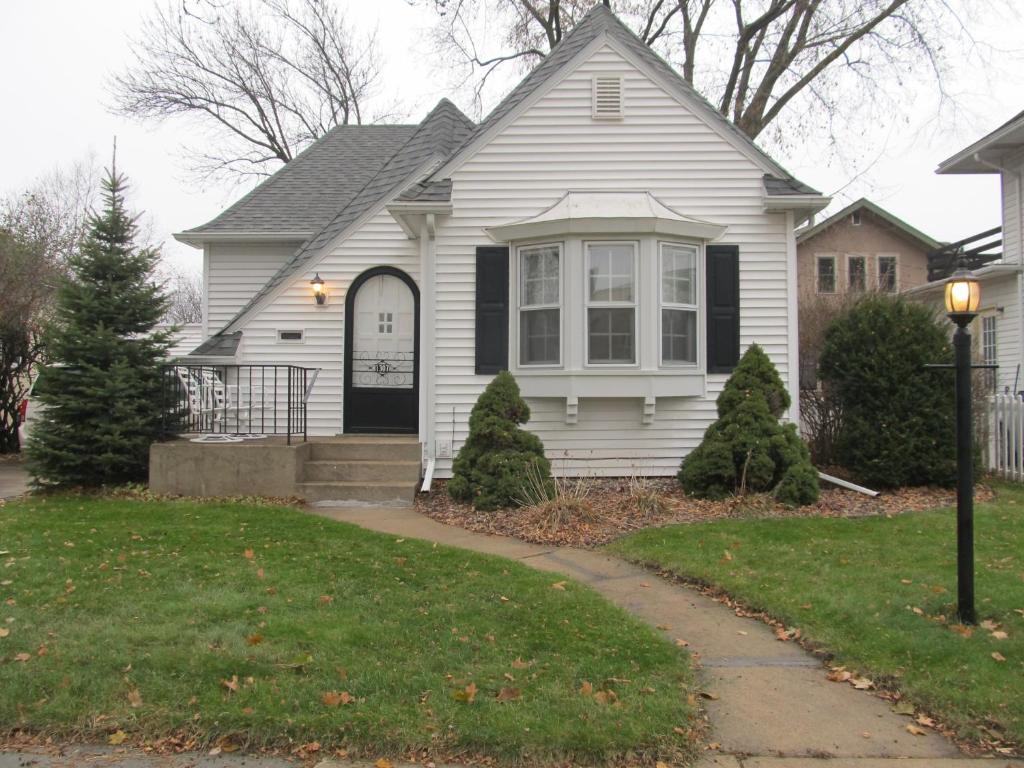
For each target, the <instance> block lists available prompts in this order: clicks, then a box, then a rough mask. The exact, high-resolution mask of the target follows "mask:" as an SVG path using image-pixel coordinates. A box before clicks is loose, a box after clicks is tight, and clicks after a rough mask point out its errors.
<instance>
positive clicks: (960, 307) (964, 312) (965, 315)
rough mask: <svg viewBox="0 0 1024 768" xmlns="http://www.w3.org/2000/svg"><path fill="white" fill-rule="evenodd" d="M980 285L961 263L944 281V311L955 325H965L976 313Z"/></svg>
mask: <svg viewBox="0 0 1024 768" xmlns="http://www.w3.org/2000/svg"><path fill="white" fill-rule="evenodd" d="M979 304H981V285H980V284H979V283H978V280H977V278H975V277H974V274H973V273H972V272H971V271H970V270H969V269H967V267H966V266H964V265H963V264H962V263H961V265H960V266H959V267H957V270H956V271H955V272H954V273H953V274H952V275H950V277H949V280H947V281H946V312H947V313H948V315H949V318H950V320H952V321H953V322H954V323H956V324H957V325H966V324H967V323H969V322H970V321H971V319H972V318H974V316H975V315H976V314H978V305H979Z"/></svg>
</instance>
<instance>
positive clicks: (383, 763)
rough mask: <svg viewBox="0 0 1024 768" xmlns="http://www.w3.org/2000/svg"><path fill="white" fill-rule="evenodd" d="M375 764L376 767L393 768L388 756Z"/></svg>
mask: <svg viewBox="0 0 1024 768" xmlns="http://www.w3.org/2000/svg"><path fill="white" fill-rule="evenodd" d="M374 766H376V768H391V761H390V760H388V759H387V758H386V757H382V758H381V759H380V760H378V761H377V762H376V763H374Z"/></svg>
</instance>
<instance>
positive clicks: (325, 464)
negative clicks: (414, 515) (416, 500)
mask: <svg viewBox="0 0 1024 768" xmlns="http://www.w3.org/2000/svg"><path fill="white" fill-rule="evenodd" d="M302 477H303V480H304V481H306V482H329V483H334V482H378V483H379V482H393V483H401V482H406V481H408V482H410V483H416V481H417V480H419V479H420V462H418V461H365V460H358V461H307V462H306V463H305V464H303V465H302Z"/></svg>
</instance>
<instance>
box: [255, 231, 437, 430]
mask: <svg viewBox="0 0 1024 768" xmlns="http://www.w3.org/2000/svg"><path fill="white" fill-rule="evenodd" d="M378 266H392V267H397V268H398V269H402V270H404V271H406V272H407V273H409V275H410V276H411V277H412V278H413V280H415V281H417V283H418V282H419V247H418V243H417V241H414V240H409V239H408V238H407V237H406V236H405V233H404V232H402V230H401V228H400V227H399V226H398V224H397V223H396V222H395V220H394V219H393V218H392V217H391V215H390V214H389V213H388V212H387V211H383V212H381V213H378V214H376V215H374V216H372V217H371V218H370V219H369V220H368V221H367V222H366V223H365V224H364V225H363V226H362V227H360V228H359V229H358V230H357V231H356V232H355V233H354V234H353V235H352V236H351V237H350V238H348V239H347V240H345V241H344V242H343V243H341V244H340V245H338V246H335V247H334V248H333V249H332V251H331V252H330V253H329V254H328V255H327V256H326V257H325V258H324V259H323V261H321V262H319V263H317V264H315V265H311V266H310V268H309V269H308V270H307V271H304V272H300V273H299V274H297V275H296V276H295V277H294V278H293V279H292V282H291V284H290V285H289V286H288V287H287V288H286V289H284V290H283V291H282V292H281V293H279V294H277V295H275V296H274V298H273V299H272V300H271V301H270V303H269V304H267V305H265V306H264V307H263V308H262V309H261V310H260V311H258V312H257V313H255V315H254V316H253V317H252V319H250V320H249V321H248V322H247V323H246V324H245V325H244V326H243V328H242V331H243V341H242V353H241V358H242V359H243V362H246V363H278V364H292V365H301V366H306V367H313V368H320V369H321V371H320V373H319V375H318V377H317V380H316V384H315V385H314V387H313V391H312V393H311V396H310V400H309V405H308V411H307V415H308V420H309V422H308V426H309V433H310V434H311V435H335V434H338V433H340V432H341V431H342V407H341V400H342V390H343V385H344V367H343V363H344V351H345V294H346V291H347V290H348V286H349V285H350V284H351V283H352V281H353V280H354V279H355V278H356V277H358V276H359V275H360V274H361V273H362V272H365V271H366V270H367V269H370V268H371V267H378ZM314 272H319V273H320V277H322V278H323V279H324V281H325V283H326V286H327V290H328V293H329V295H330V298H329V301H328V303H327V305H326V306H324V307H317V306H316V305H315V304H314V303H313V296H312V292H311V290H310V287H309V281H310V279H312V277H313V273H314ZM279 330H302V331H304V333H305V338H304V340H303V343H301V344H294V343H279V342H278V341H277V332H278V331H279Z"/></svg>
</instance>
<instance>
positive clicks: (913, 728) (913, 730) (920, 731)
mask: <svg viewBox="0 0 1024 768" xmlns="http://www.w3.org/2000/svg"><path fill="white" fill-rule="evenodd" d="M907 733H912V734H914V735H915V736H926V735H927V734H928V731H926V730H925V729H924V728H918V727H917V726H916V725H913V724H911V725H908V726H907Z"/></svg>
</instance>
